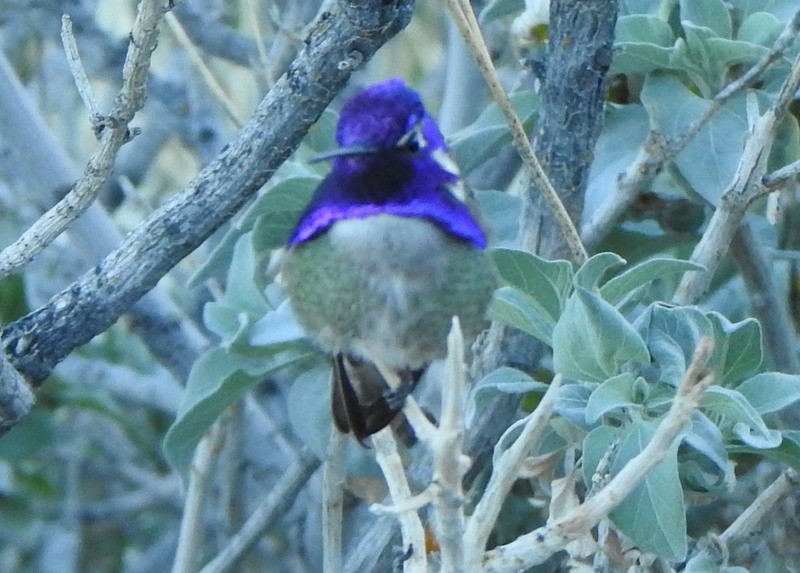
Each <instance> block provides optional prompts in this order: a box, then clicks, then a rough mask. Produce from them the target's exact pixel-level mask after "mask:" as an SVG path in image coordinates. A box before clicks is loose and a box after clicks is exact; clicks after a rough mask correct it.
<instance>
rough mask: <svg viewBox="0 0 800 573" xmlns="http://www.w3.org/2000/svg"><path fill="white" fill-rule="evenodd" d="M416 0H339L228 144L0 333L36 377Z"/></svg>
mask: <svg viewBox="0 0 800 573" xmlns="http://www.w3.org/2000/svg"><path fill="white" fill-rule="evenodd" d="M412 6H413V0H394V1H391V2H383V3H380V4H378V5H374V4H372V3H362V2H357V1H355V0H350V1H347V2H345V1H342V2H340V3H339V4H338V5H337V8H335V9H334V10H333V11H332V12H331V13H329V14H326V17H325V18H322V19H320V21H319V22H318V23H317V25H316V27H315V28H314V29H313V30H312V32H311V34H310V36H309V38H308V40H307V42H308V43H307V46H306V48H305V49H304V50H303V52H301V53H300V55H298V57H297V59H296V60H295V61H294V62H293V63H292V65H291V66H290V67H289V69H288V70H287V72H286V74H284V75H283V76H282V77H281V78H280V79H279V80H278V82H277V83H276V84H275V86H274V88H273V89H272V90H270V92H269V93H268V94H267V95H266V97H265V98H264V99H263V100H262V102H261V104H260V105H259V106H258V108H257V109H256V111H255V113H254V115H253V117H252V119H251V120H250V121H249V122H248V124H247V125H246V126H245V127H244V128H243V129H242V131H241V132H240V133H239V134H238V136H237V137H236V138H235V139H234V140H233V141H231V142H230V144H229V145H228V146H227V147H226V148H225V150H224V151H223V152H222V153H220V155H219V156H218V157H217V158H216V159H215V160H213V161H212V162H211V163H210V164H209V165H208V166H207V167H206V168H205V169H203V170H202V171H201V172H200V173H199V174H198V175H197V176H196V177H195V178H194V179H193V180H192V181H191V182H190V183H189V184H188V186H187V187H186V188H185V189H184V190H183V191H181V192H180V193H178V194H176V195H175V196H174V197H173V198H172V199H171V200H170V201H169V202H167V203H166V204H165V205H163V206H162V207H161V208H160V209H159V210H158V211H156V212H155V213H153V215H152V216H151V217H150V218H149V219H148V220H146V221H144V222H143V223H142V224H141V225H139V227H137V228H136V229H135V230H134V231H133V232H132V233H130V235H128V237H127V238H126V240H125V241H124V243H123V244H122V245H121V246H120V248H119V249H117V250H116V251H114V252H113V253H111V254H110V255H109V256H108V257H106V258H105V260H103V261H102V262H101V263H100V264H99V265H97V266H96V267H95V268H93V269H92V270H90V271H89V272H87V273H86V274H84V275H83V276H82V277H81V278H80V279H78V280H77V281H76V282H75V283H73V284H72V285H71V286H70V287H69V288H67V289H66V290H64V291H62V292H61V293H59V294H58V295H56V296H55V297H53V299H52V300H51V301H50V302H49V303H48V304H47V305H45V306H44V307H42V308H40V309H37V310H36V311H34V312H32V313H30V314H28V315H27V316H25V317H23V318H21V319H20V320H18V321H16V322H14V323H12V324H10V325H8V326H7V327H6V328H5V329H4V330H3V332H2V335H0V338H1V339H2V344H3V348H4V349H5V351H6V353H7V356H8V359H9V361H10V362H11V363H12V364H13V365H14V367H15V368H17V370H19V371H20V372H21V373H22V374H23V375H24V376H25V377H27V378H28V379H29V380H30V381H31V382H33V383H34V384H38V383H41V382H42V381H43V380H44V379H45V378H46V377H47V376H48V374H49V373H50V372H51V370H52V369H53V367H54V366H55V364H57V363H58V362H59V361H60V360H61V359H63V358H64V357H65V356H66V355H67V354H69V353H70V352H71V351H72V350H73V349H74V348H75V347H77V346H79V345H81V344H83V343H85V342H87V341H88V340H90V339H91V338H92V337H93V336H95V335H96V334H98V333H100V332H103V331H104V330H105V329H107V328H108V327H109V326H110V325H111V324H112V323H113V322H114V321H115V320H116V319H117V318H118V317H119V316H120V315H121V314H122V313H124V312H125V311H126V310H127V309H128V308H129V307H130V306H131V305H132V304H133V303H134V302H136V301H137V300H138V299H139V298H140V297H142V295H144V294H145V293H146V292H147V291H149V290H150V289H151V288H153V286H154V285H155V284H156V283H157V282H158V280H159V279H160V278H161V277H163V276H164V275H165V274H166V273H167V272H168V271H169V270H170V269H171V268H172V267H174V266H175V265H176V264H177V263H178V262H179V261H180V260H181V259H183V258H184V257H186V256H187V255H188V254H189V253H191V252H192V251H193V250H194V249H196V248H197V247H198V246H199V245H200V244H201V243H202V242H203V241H204V240H205V239H206V238H208V236H209V235H211V233H213V232H214V231H215V230H216V229H218V228H219V227H220V226H221V225H222V224H224V223H225V222H226V221H227V220H228V219H230V218H231V217H232V216H233V215H234V214H236V212H237V211H238V210H239V209H240V208H241V207H242V206H243V205H244V204H245V203H246V202H247V201H248V200H249V199H250V198H252V197H253V195H254V194H255V193H256V192H257V191H258V189H259V188H261V186H263V185H264V183H266V181H267V180H268V179H269V178H270V176H271V175H272V174H273V173H274V172H275V170H276V169H277V168H278V167H279V166H280V165H281V164H282V163H283V162H284V161H285V160H286V158H288V157H289V156H290V155H291V153H292V152H293V151H294V150H295V148H296V147H297V145H298V144H299V143H300V140H301V139H302V137H303V136H304V135H305V133H306V132H307V131H308V129H309V128H310V127H311V125H313V123H314V122H315V121H316V119H317V118H318V117H319V115H320V114H321V113H322V111H323V110H324V109H325V107H326V106H327V105H328V103H330V101H331V100H332V99H333V97H334V96H335V95H336V94H337V93H338V92H339V90H341V89H342V87H344V85H345V83H346V82H347V80H348V79H349V78H350V75H351V74H352V73H353V71H355V70H356V69H357V68H359V67H360V66H361V65H362V64H363V63H364V62H366V61H367V60H368V59H369V58H370V57H372V55H373V54H374V53H375V51H376V50H377V49H378V48H379V47H380V46H382V45H383V44H384V43H385V42H386V41H387V40H388V39H389V38H391V37H392V36H394V35H395V34H396V33H397V32H398V31H399V30H400V29H402V28H403V27H404V26H405V25H406V24H407V23H408V21H409V19H410V17H411V8H412Z"/></svg>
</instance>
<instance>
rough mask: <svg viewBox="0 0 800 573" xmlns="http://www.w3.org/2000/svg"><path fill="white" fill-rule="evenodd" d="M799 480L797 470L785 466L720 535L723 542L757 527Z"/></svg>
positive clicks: (741, 536) (727, 541)
mask: <svg viewBox="0 0 800 573" xmlns="http://www.w3.org/2000/svg"><path fill="white" fill-rule="evenodd" d="M799 482H800V475H798V473H797V470H794V469H792V468H787V469H785V470H784V471H783V472H781V475H780V476H778V479H776V480H775V481H774V482H772V483H771V484H770V485H769V487H767V489H765V490H764V491H762V492H761V493H760V494H759V495H758V497H757V498H756V499H754V500H753V503H751V504H750V505H749V506H748V507H747V509H745V510H744V511H743V512H742V513H741V515H739V517H737V518H736V520H735V521H734V522H733V523H731V524H730V525H729V526H728V528H727V529H726V530H725V531H724V532H723V533H722V535H720V539H721V540H722V541H724V542H725V543H731V542H733V541H736V540H737V539H741V538H743V537H745V536H747V535H748V534H749V533H751V532H752V531H753V530H755V529H756V527H758V524H759V523H761V521H762V520H763V519H764V518H765V517H766V516H767V514H768V513H769V512H770V510H771V509H772V507H773V506H774V505H775V504H776V503H777V502H778V500H780V499H781V498H783V497H784V496H786V495H788V494H789V493H791V492H792V491H793V490H794V489H795V488H796V487H797V486H798V483H799Z"/></svg>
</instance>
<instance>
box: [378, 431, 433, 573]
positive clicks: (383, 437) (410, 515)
mask: <svg viewBox="0 0 800 573" xmlns="http://www.w3.org/2000/svg"><path fill="white" fill-rule="evenodd" d="M372 445H373V446H374V447H375V459H376V460H377V461H378V465H380V467H381V471H382V472H383V476H384V478H385V479H386V485H388V486H389V494H390V495H391V497H392V503H394V504H398V505H400V506H402V505H403V504H404V503H405V502H406V500H408V499H409V498H410V497H411V488H410V487H409V486H408V480H407V479H406V474H405V470H404V469H403V462H402V461H401V460H400V455H399V454H398V453H397V443H396V442H395V440H394V436H392V430H391V428H388V427H387V428H384V429H383V430H381V431H380V432H378V433H377V434H374V435H373V436H372ZM397 519H398V521H399V522H400V531H401V533H402V536H403V544H404V549H406V550H407V551H408V559H406V560H405V561H404V562H403V571H404V572H405V573H427V571H428V556H427V553H426V552H425V530H424V529H423V527H422V521H420V518H419V515H418V514H417V512H416V510H415V509H412V508H408V509H404V510H403V511H399V512H398V513H397Z"/></svg>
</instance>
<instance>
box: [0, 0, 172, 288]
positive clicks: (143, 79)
mask: <svg viewBox="0 0 800 573" xmlns="http://www.w3.org/2000/svg"><path fill="white" fill-rule="evenodd" d="M167 8H168V3H167V2H165V1H163V0H142V2H141V3H140V4H139V12H138V14H137V15H136V21H135V22H134V25H133V30H132V32H131V42H130V45H129V47H128V55H127V57H126V59H125V64H124V66H123V70H122V89H120V92H119V94H117V97H116V98H115V100H114V106H113V109H112V110H111V113H110V114H109V116H108V117H107V118H104V119H103V120H102V122H101V123H100V124H96V125H95V130H96V132H97V133H98V134H99V137H100V142H99V144H98V146H97V149H96V150H95V152H94V153H93V154H92V157H91V158H90V159H89V163H88V164H87V166H86V169H85V171H84V174H83V177H81V178H80V180H78V181H77V182H76V183H75V185H73V187H72V189H70V191H69V193H67V195H66V196H65V197H64V198H63V199H62V200H61V201H59V202H58V203H57V204H56V205H55V206H54V207H52V208H51V209H50V210H49V211H47V213H45V214H44V215H42V216H41V217H40V218H39V220H37V221H36V222H35V223H34V224H33V225H31V227H30V228H29V229H28V230H27V231H25V233H23V234H22V236H21V237H19V238H18V239H17V240H16V241H14V243H12V244H11V245H9V246H8V247H6V248H5V249H3V251H2V252H0V278H3V277H5V276H8V275H9V274H11V273H13V272H14V271H16V270H17V269H20V268H21V267H23V266H25V265H26V264H28V263H29V262H31V261H32V260H33V259H34V258H35V257H36V255H38V254H39V253H40V252H42V251H43V250H44V249H45V248H46V247H47V246H48V245H49V244H50V243H52V242H53V241H54V240H55V239H56V238H57V237H58V236H59V235H61V234H62V233H63V232H64V231H65V230H66V228H67V227H68V226H69V225H70V224H71V223H72V222H73V221H74V220H75V219H77V218H78V217H79V216H80V215H81V214H82V213H83V212H84V211H86V209H88V208H89V206H90V205H91V204H92V203H93V202H94V200H95V198H96V197H97V193H98V192H99V191H100V187H101V186H102V185H103V183H105V181H106V180H107V179H108V177H109V175H111V171H112V169H113V167H114V160H115V159H116V156H117V153H118V152H119V149H120V148H121V147H122V145H123V144H124V143H126V142H127V141H128V140H129V139H130V138H131V132H130V131H129V129H128V125H129V124H130V121H131V120H132V119H133V116H134V115H135V114H136V112H137V111H139V110H140V109H141V108H142V106H143V105H144V102H145V95H146V86H147V74H148V71H149V70H150V58H151V56H152V53H153V51H154V50H155V48H156V45H157V44H158V24H159V21H160V20H161V18H162V17H163V16H164V14H165V13H166V11H167ZM90 113H93V112H92V110H90Z"/></svg>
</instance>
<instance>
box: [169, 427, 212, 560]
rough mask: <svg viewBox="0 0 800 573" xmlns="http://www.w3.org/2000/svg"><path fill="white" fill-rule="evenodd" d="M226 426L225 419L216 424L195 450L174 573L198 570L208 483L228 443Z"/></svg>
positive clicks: (190, 467)
mask: <svg viewBox="0 0 800 573" xmlns="http://www.w3.org/2000/svg"><path fill="white" fill-rule="evenodd" d="M222 426H223V422H222V421H221V420H218V421H217V422H215V423H214V425H212V426H211V428H209V429H208V431H206V433H205V435H204V436H203V439H202V440H200V443H199V444H197V448H195V451H194V457H193V458H192V464H191V466H189V485H188V488H187V491H186V501H185V502H184V506H183V516H182V517H181V527H180V535H179V537H178V548H177V550H176V552H175V560H174V561H173V563H172V573H193V572H194V571H195V570H196V567H197V557H198V553H199V548H200V541H201V535H202V530H203V507H204V506H205V501H206V492H207V491H208V482H209V480H210V479H211V472H212V469H213V467H214V462H215V461H216V459H217V456H218V455H219V451H220V448H221V447H222V444H223V442H224V441H225V435H224V434H225V432H224V430H223V427H222Z"/></svg>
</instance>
